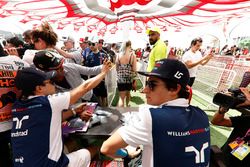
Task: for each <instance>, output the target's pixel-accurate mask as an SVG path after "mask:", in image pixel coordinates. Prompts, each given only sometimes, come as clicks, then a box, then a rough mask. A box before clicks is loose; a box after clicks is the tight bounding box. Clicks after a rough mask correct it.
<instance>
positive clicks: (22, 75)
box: [15, 67, 56, 92]
mask: <svg viewBox="0 0 250 167" xmlns="http://www.w3.org/2000/svg"><path fill="white" fill-rule="evenodd" d="M55 76H56V71H50V72H43V71H41V70H39V69H36V68H34V67H27V68H24V69H22V70H19V71H18V72H17V75H16V78H15V85H16V87H17V89H19V90H22V91H23V92H30V91H33V90H35V87H36V86H38V85H43V82H44V81H45V80H48V79H52V78H54V77H55Z"/></svg>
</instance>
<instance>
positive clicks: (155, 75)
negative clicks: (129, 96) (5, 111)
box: [101, 59, 210, 167]
mask: <svg viewBox="0 0 250 167" xmlns="http://www.w3.org/2000/svg"><path fill="white" fill-rule="evenodd" d="M138 73H139V74H142V75H146V76H147V77H148V81H147V82H146V87H145V88H144V90H143V92H144V93H145V94H146V99H147V104H149V105H153V106H154V107H153V106H144V107H140V108H139V118H140V120H139V121H137V122H134V124H130V125H125V126H123V127H121V128H120V129H118V131H116V132H115V133H114V134H113V135H112V136H111V137H110V138H109V139H107V140H106V141H105V142H104V143H103V145H102V147H101V152H102V153H104V154H106V155H108V156H110V157H113V158H115V157H126V156H127V152H126V151H125V150H124V149H122V148H124V147H126V146H127V145H131V146H133V147H137V146H139V145H143V153H142V166H143V167H153V166H155V167H168V166H169V167H184V166H185V167H194V166H204V167H205V166H209V160H210V130H209V122H208V117H207V115H206V114H205V112H204V111H202V110H201V109H199V108H198V107H194V106H191V105H189V104H188V99H187V98H188V96H189V93H188V92H187V90H186V86H187V84H188V80H189V73H188V69H187V67H186V66H185V65H184V64H183V63H182V62H180V61H178V60H174V59H162V60H160V61H157V62H156V63H155V66H154V68H153V70H152V71H151V72H138Z"/></svg>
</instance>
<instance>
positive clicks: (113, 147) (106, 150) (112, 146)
mask: <svg viewBox="0 0 250 167" xmlns="http://www.w3.org/2000/svg"><path fill="white" fill-rule="evenodd" d="M127 145H128V144H127V143H126V142H125V141H124V140H123V139H122V137H121V136H120V134H119V133H118V131H116V132H115V133H114V134H113V135H112V136H111V137H109V138H108V139H107V140H106V141H105V142H104V143H103V144H102V147H101V153H103V154H105V155H107V156H109V157H112V158H118V157H119V158H120V157H121V156H118V155H116V152H117V150H119V149H120V148H124V147H126V146H127Z"/></svg>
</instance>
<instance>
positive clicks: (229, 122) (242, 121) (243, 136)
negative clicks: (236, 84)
mask: <svg viewBox="0 0 250 167" xmlns="http://www.w3.org/2000/svg"><path fill="white" fill-rule="evenodd" d="M240 89H241V91H242V92H243V93H244V95H245V96H246V101H245V102H244V103H242V104H240V105H239V106H238V107H240V106H241V107H242V106H249V105H250V93H249V91H248V89H247V88H240ZM227 111H228V109H227V108H223V107H220V108H219V110H218V111H217V112H216V113H215V115H214V116H213V119H212V121H211V123H212V124H214V125H219V126H227V127H233V128H234V129H233V131H232V133H231V135H230V136H229V138H228V139H227V141H226V143H225V144H224V145H223V146H222V152H223V155H224V160H225V164H226V166H227V167H247V166H249V162H250V154H248V155H246V156H245V157H244V158H243V160H239V159H238V158H237V157H236V156H234V155H233V154H232V153H231V152H232V150H237V148H236V147H235V148H234V147H232V142H234V141H236V142H237V141H238V143H241V142H244V144H246V143H249V141H250V115H241V116H236V117H227V116H226V115H225V114H226V112H227ZM230 143H231V144H230ZM241 144H242V143H241ZM236 146H237V145H236ZM238 146H239V145H238ZM240 148H241V147H240ZM240 148H239V150H238V151H240ZM249 149H250V147H249V146H248V150H249ZM243 150H244V149H243ZM245 150H247V149H245ZM241 153H242V154H243V152H241Z"/></svg>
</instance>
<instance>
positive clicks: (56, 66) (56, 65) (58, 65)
mask: <svg viewBox="0 0 250 167" xmlns="http://www.w3.org/2000/svg"><path fill="white" fill-rule="evenodd" d="M63 62H64V59H63V58H62V59H61V60H60V62H59V64H55V65H53V67H51V68H49V69H48V70H57V69H58V68H59V67H61V66H62V64H63Z"/></svg>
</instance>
